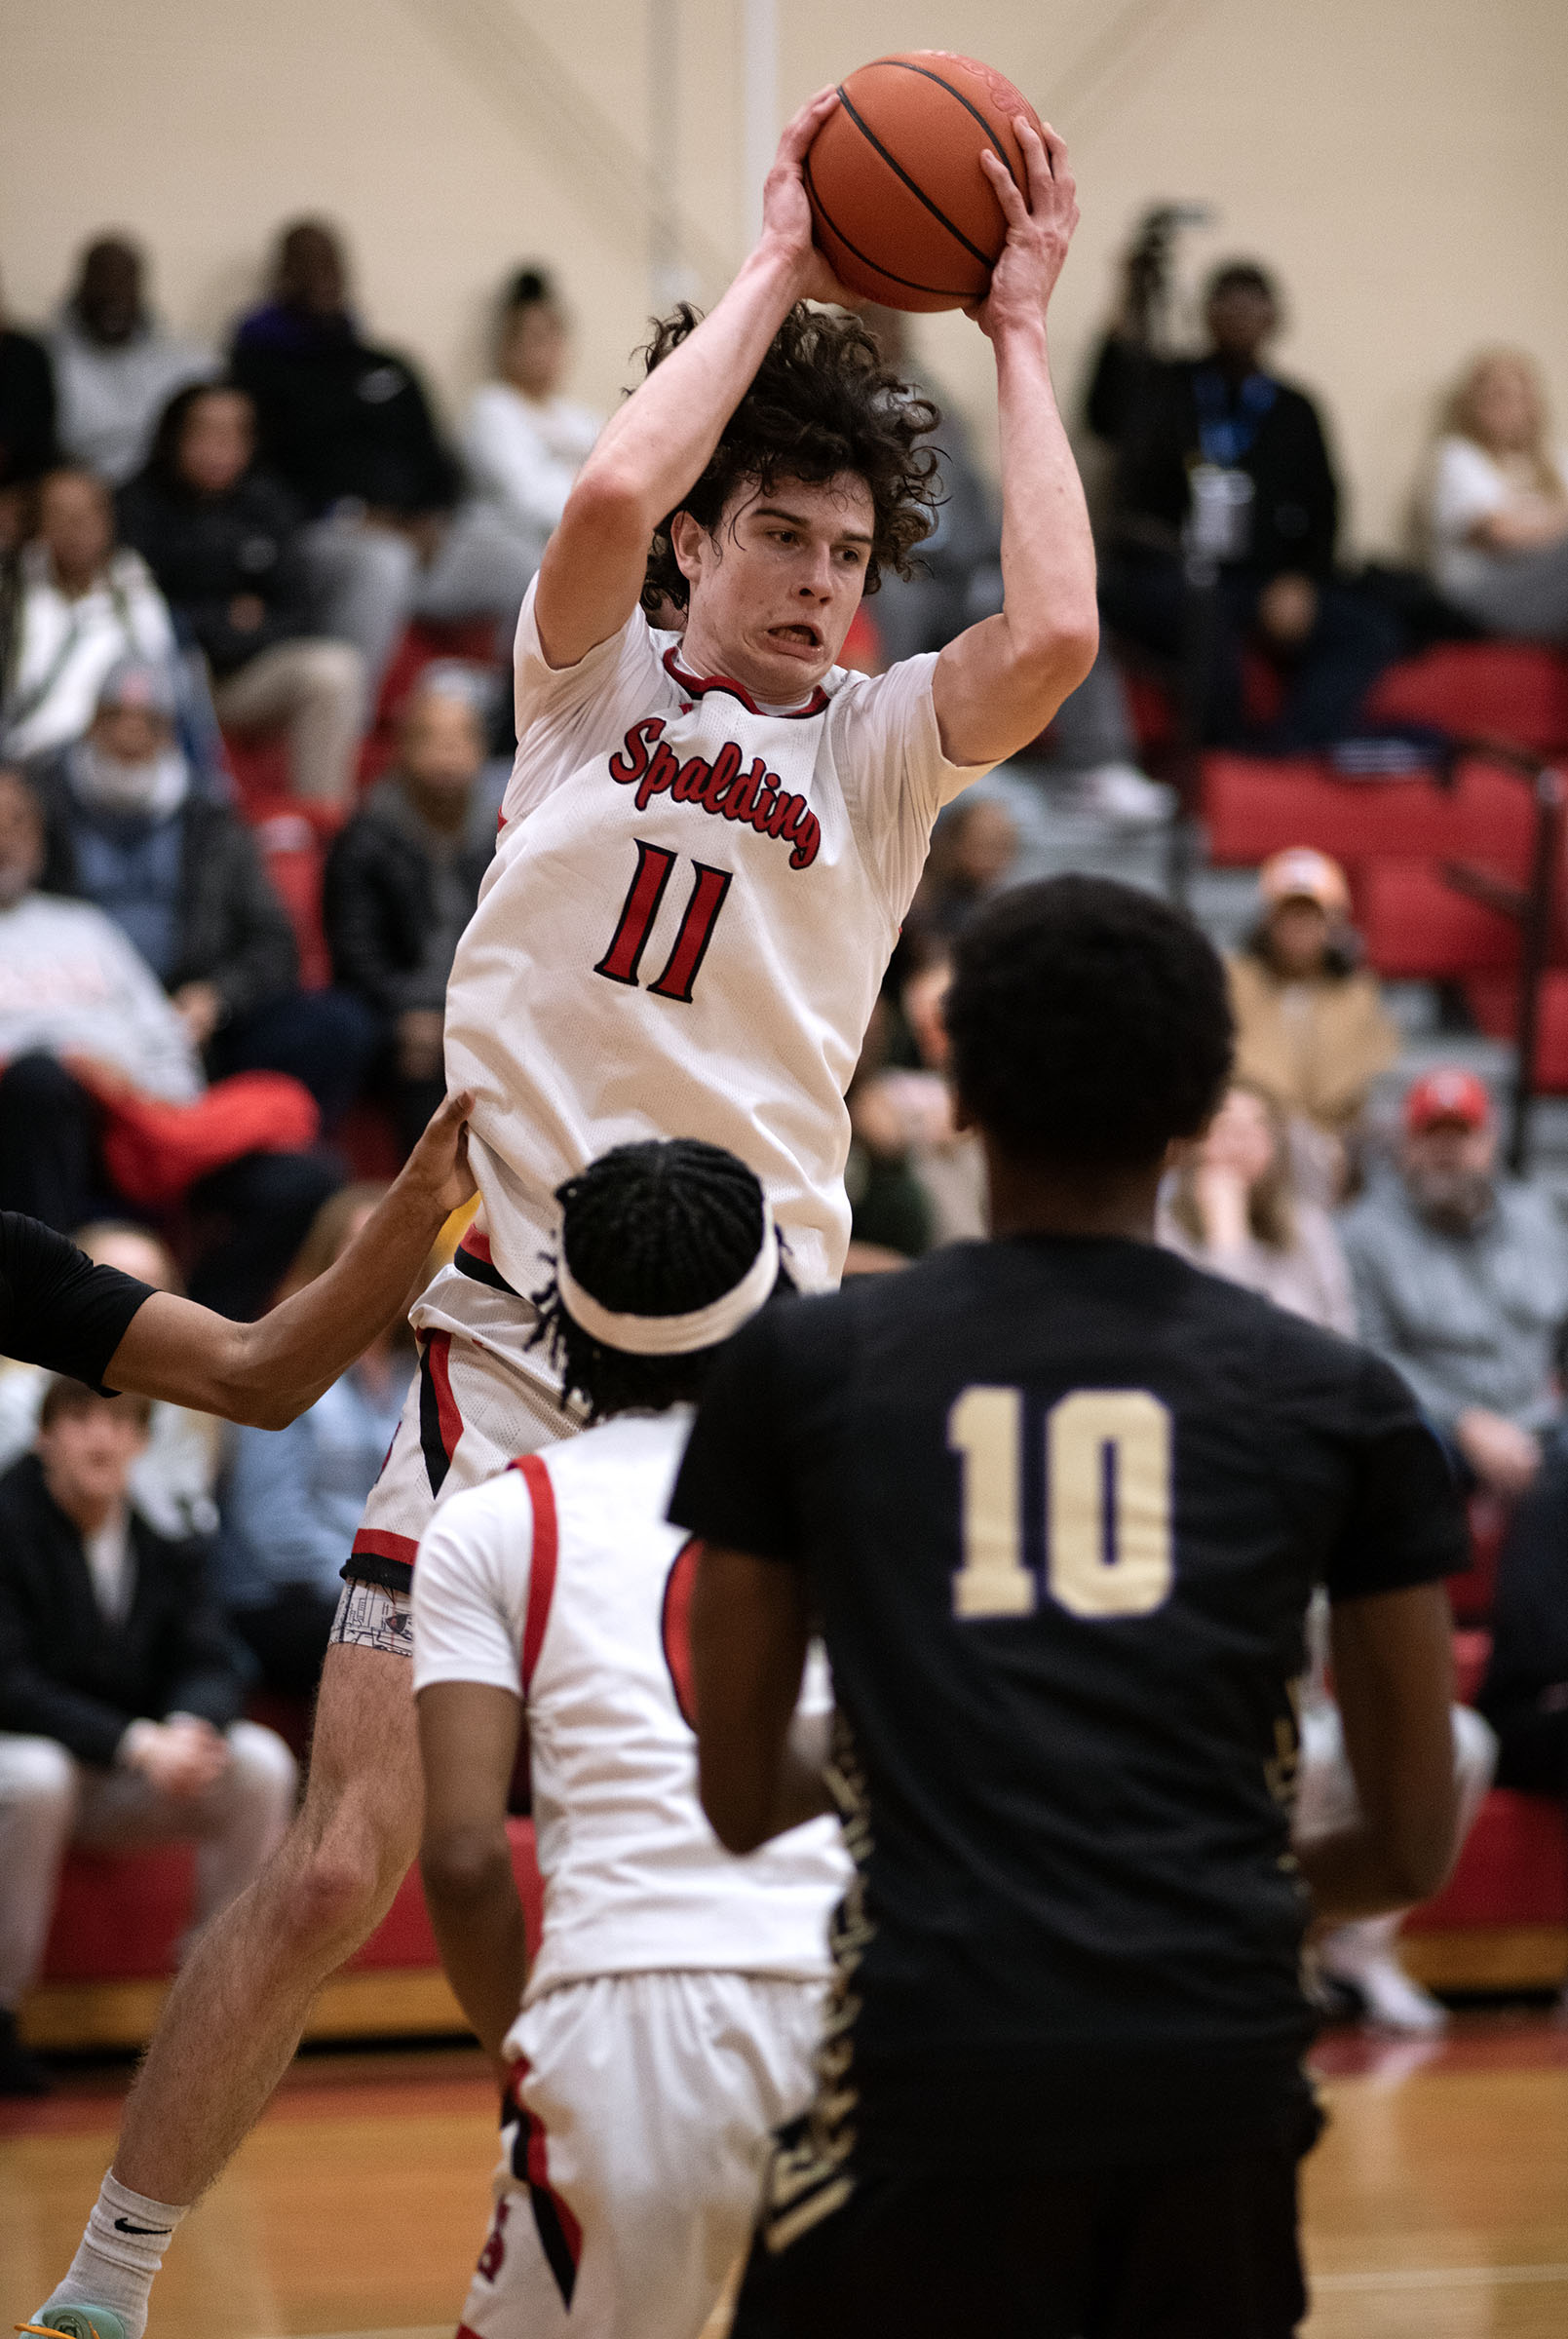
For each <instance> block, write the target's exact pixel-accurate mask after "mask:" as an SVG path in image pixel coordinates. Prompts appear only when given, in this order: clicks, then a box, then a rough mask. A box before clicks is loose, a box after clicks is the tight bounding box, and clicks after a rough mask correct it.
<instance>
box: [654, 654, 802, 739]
mask: <svg viewBox="0 0 1568 2339" xmlns="http://www.w3.org/2000/svg"><path fill="white" fill-rule="evenodd" d="M665 671H666V673H667V674H668V675H669V679H670V680H671V682H677V683H678V684H679V685H680V687H681V689H682V690H689V691H690V692H691V694H692V696H693V698H695V699H702V698H706V697H707V696H708V692H709V691H710V690H727V691H728V692H729V694H730V696H731V698H732V699H739V700H740V702H741V704H742V706H743V707H744V708H745V709H746V712H747V714H760V715H767V714H769V713H771V712H772V711H773V709H770V708H767V707H759V706H758V705H757V703H756V701H755V699H754V698H753V697H752V696H751V693H750V692H749V691H748V690H747V689H746V686H745V685H744V683H740V682H734V681H732V680H731V679H730V676H729V675H728V674H709V676H708V680H707V681H706V682H700V681H699V680H698V678H697V676H696V675H695V674H688V673H687V671H686V670H685V668H684V667H683V666H680V665H678V664H677V662H676V658H675V653H674V651H673V649H669V650H666V652H665ZM827 703H828V701H827V693H826V691H825V690H823V688H822V684H821V683H820V682H819V683H818V685H817V687H816V689H815V690H814V691H813V692H812V694H811V697H810V698H809V699H808V700H807V701H806V703H805V705H804V706H803V707H789V708H786V709H784V713H783V714H781V715H779V716H778V720H779V721H780V722H782V723H800V722H804V721H805V719H806V717H807V716H808V715H813V714H821V713H822V709H823V708H824V707H825V706H826V705H827Z"/></svg>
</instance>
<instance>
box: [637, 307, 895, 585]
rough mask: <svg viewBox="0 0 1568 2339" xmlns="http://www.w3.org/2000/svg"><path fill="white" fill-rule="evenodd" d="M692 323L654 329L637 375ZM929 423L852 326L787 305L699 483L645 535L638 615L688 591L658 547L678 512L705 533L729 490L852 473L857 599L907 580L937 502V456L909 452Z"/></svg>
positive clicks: (679, 317) (847, 320)
mask: <svg viewBox="0 0 1568 2339" xmlns="http://www.w3.org/2000/svg"><path fill="white" fill-rule="evenodd" d="M701 322H702V320H701V318H700V316H699V314H698V312H697V311H696V310H695V309H694V308H693V307H692V306H691V304H690V303H689V302H688V301H682V303H681V305H680V307H679V308H678V309H677V310H676V311H675V313H674V315H673V316H672V317H666V318H664V319H662V320H661V321H660V322H659V323H658V324H657V325H656V326H655V327H654V333H653V339H652V340H651V341H650V342H649V343H648V346H647V348H646V349H645V350H644V351H643V353H642V355H643V362H644V364H645V365H646V368H647V371H648V372H649V373H652V371H653V369H654V367H655V366H656V365H661V364H663V363H664V361H665V359H666V358H668V357H669V354H670V352H671V351H672V350H675V349H678V348H679V347H680V344H681V343H682V342H683V341H684V340H685V339H686V337H687V335H688V334H689V333H693V332H695V331H696V329H697V327H698V326H699V325H700V324H701ZM940 419H941V417H940V414H939V413H938V411H937V408H936V406H934V405H933V404H932V403H931V400H930V399H929V398H922V397H920V396H918V395H917V394H916V393H915V392H914V391H912V390H911V389H910V387H909V385H908V384H907V383H905V382H900V381H899V376H898V374H897V373H896V372H895V371H894V370H893V369H892V367H890V366H888V365H885V364H883V362H882V358H881V354H880V352H879V351H878V349H877V345H876V343H875V341H874V340H873V339H872V337H871V335H870V333H869V332H868V331H867V329H866V327H865V326H863V325H862V324H861V323H860V319H859V318H858V317H845V316H835V315H832V314H830V313H829V312H826V311H823V310H818V309H809V308H807V307H806V305H805V303H804V302H803V301H800V302H797V303H796V305H795V306H794V308H792V309H791V310H790V312H789V314H788V316H787V317H786V318H785V319H784V323H783V325H782V326H780V327H779V330H778V331H777V332H776V333H775V334H774V336H773V339H772V341H771V342H770V343H769V345H768V353H767V356H766V357H765V358H764V359H763V361H762V363H761V364H760V365H759V366H758V367H757V370H756V373H755V375H754V376H753V378H752V381H751V385H750V387H749V389H748V390H747V391H746V395H745V397H744V398H743V399H742V401H741V403H740V404H739V405H738V406H737V407H736V409H735V412H734V413H733V414H732V415H731V416H730V419H729V421H728V422H727V423H726V424H725V425H724V429H723V432H722V434H721V436H720V439H719V442H718V444H717V446H716V447H715V448H714V449H713V452H712V454H711V456H710V457H709V458H708V467H707V469H706V470H705V471H704V473H703V475H702V477H701V479H698V481H697V483H696V485H695V486H694V487H692V488H691V489H690V491H689V492H688V493H687V494H685V495H683V496H682V497H681V499H680V502H679V503H678V504H677V505H676V506H675V511H673V512H668V513H667V514H666V515H665V517H664V518H663V519H662V520H661V521H660V522H659V525H658V527H657V528H656V529H655V531H654V538H653V544H652V546H651V548H650V550H649V553H648V573H647V577H646V579H645V581H644V584H643V588H642V605H643V608H644V609H645V610H646V611H647V612H648V615H649V616H650V617H656V616H657V615H658V614H659V610H660V607H661V604H662V603H665V602H673V604H674V606H675V607H676V608H677V609H684V608H685V607H686V605H687V600H688V597H689V589H688V587H687V583H686V580H685V578H684V577H683V576H682V575H681V573H680V566H679V563H678V562H677V561H676V558H675V555H674V551H673V548H672V547H671V544H670V540H669V528H670V522H671V521H672V520H673V518H674V517H675V512H689V513H690V514H691V516H692V518H693V519H695V520H696V521H697V523H698V525H699V527H702V528H706V529H707V530H708V532H709V533H710V534H711V532H712V530H713V529H714V528H716V527H717V525H718V522H719V516H720V514H721V513H722V512H723V510H724V507H725V505H726V504H727V503H728V502H729V500H730V497H731V496H732V495H733V494H734V493H735V490H736V489H737V488H738V487H740V486H743V485H746V484H747V483H749V482H752V481H754V482H755V483H756V484H757V485H758V486H760V487H761V488H762V489H763V490H764V491H766V490H768V489H771V488H772V486H773V483H774V481H775V480H776V479H804V480H806V481H808V482H809V483H810V484H811V485H813V486H820V485H822V484H824V483H825V482H826V481H827V480H828V479H837V478H838V476H839V474H840V473H841V472H846V471H848V472H855V473H857V474H858V475H859V476H860V478H861V479H864V481H865V483H866V485H867V487H869V489H870V490H871V504H872V509H873V512H874V514H875V518H874V520H873V523H872V532H871V552H870V556H869V558H868V559H867V561H866V564H865V590H866V592H867V593H875V591H876V589H877V587H878V585H879V584H880V583H881V580H882V571H883V569H884V568H891V569H892V570H894V572H895V573H896V574H897V575H899V576H900V577H907V576H910V575H911V574H912V573H913V564H912V562H911V558H910V556H911V555H912V553H913V552H914V549H915V547H916V545H918V544H921V543H923V542H924V541H925V539H926V538H927V537H928V536H929V535H930V534H931V532H932V529H933V528H934V527H935V526H936V524H937V523H936V520H935V518H934V512H935V507H936V506H937V503H939V502H940V500H941V493H942V490H941V482H940V479H939V478H938V473H937V466H938V462H939V456H938V453H937V449H936V448H935V447H933V446H930V445H921V444H920V441H922V440H923V439H926V438H927V437H928V435H929V434H930V433H931V432H932V431H934V430H935V429H936V428H937V424H938V422H939V421H940Z"/></svg>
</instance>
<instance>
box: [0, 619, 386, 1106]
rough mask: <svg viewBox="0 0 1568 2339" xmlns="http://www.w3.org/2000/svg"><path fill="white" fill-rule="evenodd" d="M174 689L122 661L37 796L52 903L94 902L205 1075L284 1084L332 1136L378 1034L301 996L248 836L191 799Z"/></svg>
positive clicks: (276, 903)
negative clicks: (140, 963)
mask: <svg viewBox="0 0 1568 2339" xmlns="http://www.w3.org/2000/svg"><path fill="white" fill-rule="evenodd" d="M172 709H173V693H172V683H171V680H170V678H169V676H168V674H167V672H166V671H165V670H164V669H163V668H161V667H157V666H153V665H151V664H149V663H147V662H145V661H142V660H139V659H133V658H125V659H122V660H120V662H119V663H118V664H117V665H116V666H114V667H112V668H111V669H110V671H109V673H108V675H107V676H106V677H105V680H104V683H103V687H102V690H101V691H100V692H99V694H98V706H97V712H96V715H95V717H94V720H93V725H92V728H91V730H90V731H89V732H88V734H87V737H86V738H85V739H83V740H78V741H77V743H76V745H75V746H74V747H71V748H66V750H65V751H64V753H63V754H62V755H60V756H58V757H57V758H55V759H54V760H53V761H52V762H51V763H50V764H48V765H46V766H43V767H42V768H38V769H35V772H34V774H33V776H32V777H33V783H34V786H35V787H36V789H37V792H38V794H39V797H40V800H41V802H42V803H43V806H44V811H45V818H46V821H47V824H48V844H49V852H48V861H47V864H46V867H45V871H44V878H43V884H44V889H45V891H46V892H49V893H55V894H64V895H73V896H75V897H76V898H77V899H79V900H84V901H95V902H96V904H97V906H98V907H99V908H100V909H102V910H104V911H105V912H106V913H107V914H108V916H110V917H111V918H113V920H114V921H115V923H116V925H117V926H119V927H120V928H121V929H122V930H123V932H124V933H125V934H126V935H127V936H128V937H129V939H131V940H132V941H133V942H134V944H135V946H136V948H137V949H138V950H139V951H140V953H141V955H142V957H143V958H144V959H145V960H146V961H147V964H148V965H149V966H150V967H151V968H152V970H153V972H154V974H155V975H157V977H158V978H159V980H160V981H161V982H162V983H163V985H164V988H165V989H166V990H167V991H168V992H169V994H170V996H171V998H172V1001H173V1003H174V1006H175V1007H176V1008H177V1009H178V1011H179V1014H180V1016H182V1017H183V1019H184V1022H185V1024H186V1027H187V1029H188V1030H189V1032H190V1035H191V1038H192V1040H193V1041H194V1042H195V1044H196V1046H197V1047H198V1048H199V1049H200V1050H201V1051H202V1054H203V1057H204V1060H205V1063H206V1066H207V1070H208V1074H209V1076H210V1078H212V1079H214V1080H215V1079H221V1078H223V1077H224V1076H225V1075H227V1074H229V1073H232V1072H249V1071H274V1072H290V1073H292V1074H293V1076H294V1078H295V1079H296V1080H300V1081H303V1082H304V1084H305V1086H306V1088H308V1089H309V1090H310V1092H311V1093H312V1095H313V1096H314V1097H315V1098H316V1101H317V1103H318V1104H319V1105H320V1106H321V1109H322V1117H323V1119H324V1121H325V1122H326V1123H327V1124H328V1125H330V1124H331V1123H332V1122H334V1121H336V1120H337V1119H339V1118H340V1117H341V1115H342V1114H343V1113H344V1112H345V1111H346V1110H347V1109H348V1107H349V1105H351V1104H352V1103H353V1102H354V1100H355V1098H356V1096H357V1095H358V1094H359V1093H360V1089H361V1086H362V1084H363V1078H364V1074H365V1071H366V1070H367V1068H368V1064H369V1060H370V1055H371V1053H372V1050H373V1049H374V1047H375V1045H376V1041H377V1037H378V1034H377V1031H376V1028H375V1025H374V1021H373V1019H372V1018H371V1017H370V1016H368V1015H367V1014H366V1012H365V1010H364V1009H363V1007H362V1006H361V1004H360V1003H359V1001H358V1000H356V999H354V998H352V997H349V996H347V995H345V994H344V993H342V992H338V991H302V990H300V988H299V954H298V950H297V948H296V945H295V942H294V932H293V927H292V926H291V924H290V923H289V918H288V912H287V909H286V908H285V907H284V905H283V902H282V901H280V900H279V898H278V895H277V892H276V891H275V889H274V887H273V885H272V882H271V880H270V879H269V877H268V876H267V873H266V871H265V869H264V868H263V867H262V865H261V862H260V860H259V858H258V856H257V853H256V849H255V846H254V845H253V844H252V842H251V839H250V835H249V830H248V829H246V828H245V827H244V826H243V825H242V824H241V823H240V822H239V821H238V820H236V818H235V816H234V815H233V813H232V812H230V811H229V810H228V809H227V807H226V806H224V805H221V804H214V803H211V802H210V801H208V800H207V799H206V798H204V797H201V796H198V795H195V794H193V793H192V791H191V788H190V786H189V773H188V769H187V766H186V762H185V758H184V756H183V754H182V753H181V751H180V749H179V748H178V747H177V745H176V744H175V740H174V733H173V720H172Z"/></svg>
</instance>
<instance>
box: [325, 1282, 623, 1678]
mask: <svg viewBox="0 0 1568 2339" xmlns="http://www.w3.org/2000/svg"><path fill="white" fill-rule="evenodd" d="M409 1321H410V1322H411V1323H412V1324H413V1327H414V1333H415V1337H416V1338H417V1340H418V1343H419V1370H418V1371H417V1372H416V1374H415V1375H414V1379H413V1383H412V1386H411V1387H410V1389H409V1391H408V1396H407V1399H406V1401H405V1402H404V1405H403V1409H402V1420H401V1421H400V1422H399V1424H398V1428H397V1432H396V1434H395V1436H394V1438H393V1440H392V1444H391V1446H390V1447H389V1449H388V1452H387V1458H386V1461H385V1462H384V1463H383V1464H382V1466H381V1476H379V1477H378V1478H377V1480H376V1482H375V1484H374V1485H373V1486H372V1487H371V1489H370V1499H369V1501H368V1502H367V1503H366V1504H365V1506H364V1515H363V1518H362V1519H361V1521H360V1528H359V1532H358V1534H357V1535H356V1536H355V1538H354V1549H353V1551H352V1553H351V1554H350V1556H349V1559H348V1562H347V1564H346V1566H345V1567H344V1569H343V1574H344V1576H345V1578H346V1579H347V1580H348V1584H349V1591H350V1597H349V1599H348V1600H347V1601H346V1602H345V1603H344V1605H343V1606H342V1607H340V1609H339V1611H338V1624H337V1626H336V1627H335V1628H334V1636H335V1637H336V1638H339V1639H343V1638H360V1637H363V1633H362V1632H361V1631H359V1630H355V1629H354V1625H355V1618H356V1616H358V1615H359V1613H360V1612H361V1611H362V1610H363V1611H365V1612H366V1614H368V1611H369V1610H370V1609H372V1608H374V1609H375V1610H376V1612H377V1613H379V1609H380V1607H381V1606H382V1605H396V1606H397V1607H399V1608H400V1609H401V1608H402V1606H404V1605H405V1604H406V1599H407V1593H408V1588H409V1585H410V1584H411V1582H412V1580H413V1564H414V1557H415V1554H416V1553H417V1552H418V1550H419V1538H420V1537H421V1535H423V1533H424V1531H425V1529H426V1527H428V1526H429V1524H430V1522H431V1519H432V1517H433V1516H434V1515H435V1512H436V1507H437V1505H438V1504H439V1503H441V1502H444V1501H445V1499H446V1497H447V1496H448V1495H449V1494H455V1493H456V1491H457V1490H458V1488H459V1487H462V1486H479V1485H482V1484H483V1482H484V1481H485V1479H487V1478H493V1477H495V1476H497V1475H498V1474H499V1473H500V1472H501V1471H503V1470H505V1469H506V1467H507V1464H508V1463H509V1462H512V1461H514V1460H516V1456H517V1455H518V1454H531V1453H535V1452H537V1450H538V1449H539V1447H540V1446H542V1445H551V1444H553V1443H554V1442H555V1439H556V1438H570V1437H573V1436H574V1435H575V1434H576V1433H577V1431H579V1430H581V1429H582V1428H583V1427H584V1423H585V1417H584V1415H583V1414H582V1413H581V1412H580V1411H577V1410H575V1409H572V1408H568V1407H566V1406H564V1405H563V1404H562V1402H561V1396H560V1384H559V1382H558V1381H557V1380H556V1378H555V1375H554V1373H553V1372H552V1371H551V1369H550V1366H549V1364H548V1363H547V1362H546V1361H545V1360H544V1358H543V1356H542V1355H541V1353H540V1351H539V1350H537V1349H534V1350H530V1348H529V1346H528V1343H529V1341H530V1339H531V1338H532V1336H533V1334H534V1332H535V1330H536V1329H537V1328H538V1323H539V1317H538V1312H537V1310H536V1309H535V1308H534V1307H533V1306H532V1304H531V1303H530V1302H529V1301H528V1300H525V1299H520V1298H519V1297H518V1296H517V1294H516V1292H514V1291H511V1290H509V1289H508V1288H507V1286H506V1285H504V1284H503V1283H502V1282H501V1281H500V1278H499V1276H497V1275H496V1272H495V1270H494V1269H493V1268H492V1267H490V1266H489V1265H488V1263H487V1262H486V1261H484V1260H482V1259H478V1258H472V1257H470V1255H469V1254H468V1253H467V1252H464V1251H459V1252H458V1254H457V1258H456V1260H455V1261H454V1263H453V1264H452V1265H451V1266H450V1267H443V1268H442V1269H441V1271H440V1275H438V1276H437V1278H436V1280H435V1282H434V1283H433V1284H432V1285H430V1286H429V1288H428V1289H427V1290H426V1291H424V1292H422V1293H421V1295H420V1297H419V1299H418V1300H417V1301H416V1302H415V1304H414V1307H413V1310H412V1313H411V1316H410V1319H409ZM363 1586H376V1587H380V1588H381V1589H382V1590H383V1591H386V1592H387V1593H390V1594H392V1595H393V1602H392V1603H376V1602H367V1601H366V1600H365V1598H364V1597H363V1593H362V1594H361V1596H360V1598H359V1600H358V1604H356V1601H355V1598H354V1594H355V1593H356V1591H357V1590H358V1588H360V1587H363ZM365 1629H366V1630H368V1629H369V1627H368V1625H366V1627H365ZM376 1645H380V1643H377V1644H376ZM386 1645H388V1646H400V1647H404V1646H405V1647H406V1648H407V1649H408V1650H411V1648H412V1638H411V1635H408V1634H402V1635H401V1636H400V1635H396V1634H394V1636H393V1638H392V1639H390V1640H389V1641H388V1642H387V1644H386Z"/></svg>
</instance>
